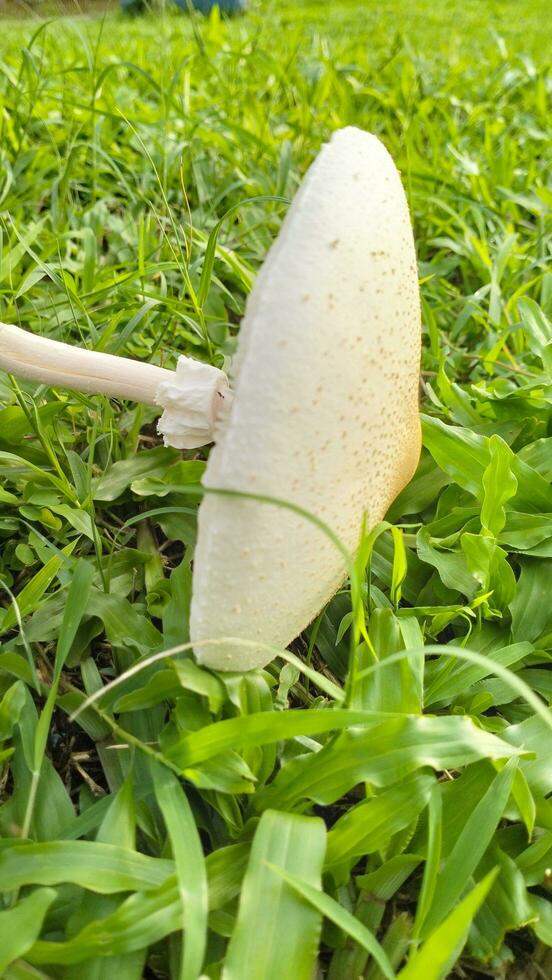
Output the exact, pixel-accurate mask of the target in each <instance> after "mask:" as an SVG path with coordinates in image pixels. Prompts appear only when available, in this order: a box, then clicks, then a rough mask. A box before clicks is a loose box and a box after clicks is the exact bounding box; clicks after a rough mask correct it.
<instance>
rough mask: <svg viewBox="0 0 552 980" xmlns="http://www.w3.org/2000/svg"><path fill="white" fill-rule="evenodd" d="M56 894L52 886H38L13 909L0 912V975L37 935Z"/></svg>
mask: <svg viewBox="0 0 552 980" xmlns="http://www.w3.org/2000/svg"><path fill="white" fill-rule="evenodd" d="M55 897H56V892H55V891H54V890H53V888H39V889H37V890H36V891H34V892H32V893H31V894H30V895H27V897H26V898H22V899H21V901H20V902H18V903H17V905H15V906H14V907H13V908H11V909H6V910H5V911H4V912H0V974H1V975H2V976H4V975H5V974H4V970H5V969H6V967H7V966H9V964H10V963H13V961H14V960H17V959H18V958H19V957H20V956H24V955H25V953H26V952H27V951H28V950H29V949H30V947H31V946H32V945H33V943H34V942H35V941H36V939H37V938H38V936H39V935H40V931H41V929H42V923H43V921H44V917H45V915H46V913H47V911H48V909H49V908H50V906H51V904H52V902H53V901H54V899H55Z"/></svg>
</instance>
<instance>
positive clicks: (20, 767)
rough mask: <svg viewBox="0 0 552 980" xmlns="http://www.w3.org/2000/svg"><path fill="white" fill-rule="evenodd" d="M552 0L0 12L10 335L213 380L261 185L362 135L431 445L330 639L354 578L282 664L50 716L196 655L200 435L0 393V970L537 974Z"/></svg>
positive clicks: (184, 673) (260, 241)
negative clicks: (381, 151) (401, 277)
mask: <svg viewBox="0 0 552 980" xmlns="http://www.w3.org/2000/svg"><path fill="white" fill-rule="evenodd" d="M547 8H548V4H547V3H546V2H544V0H531V2H529V3H524V4H520V3H517V2H508V0H505V2H502V3H498V2H497V3H486V2H484V0H479V2H478V0H464V2H462V3H456V2H455V3H445V2H441V0H438V2H437V0H434V2H431V3H430V2H425V0H417V2H415V3H412V4H404V3H399V2H397V0H394V2H390V3H386V4H385V5H376V4H373V3H369V4H358V3H353V2H348V3H341V4H333V5H328V4H325V3H316V4H314V3H311V4H308V5H303V4H294V3H291V2H288V3H285V4H281V5H280V4H276V3H271V4H267V5H264V11H261V10H260V9H259V10H254V11H253V12H252V13H251V14H250V15H248V16H247V17H246V18H244V19H243V20H241V21H237V22H235V23H233V24H231V25H229V26H228V25H224V24H220V23H218V22H217V21H216V20H212V21H211V22H205V21H201V22H199V21H198V23H197V25H196V31H195V33H194V32H193V31H192V29H191V26H190V23H189V22H188V21H187V19H186V18H182V17H175V16H164V17H163V16H158V17H155V18H153V17H152V18H146V19H143V20H136V21H127V20H123V19H121V18H118V17H116V16H114V17H111V18H109V19H108V20H106V21H105V23H104V22H102V21H101V20H99V19H98V20H96V21H93V20H88V19H85V18H81V19H75V20H72V21H66V22H64V23H60V22H56V23H51V24H48V23H42V22H35V23H33V22H32V21H28V20H27V21H25V22H21V23H19V24H18V23H15V22H13V21H10V22H9V23H7V22H3V23H2V26H3V27H4V30H3V32H2V36H1V39H0V101H1V113H0V126H1V139H0V147H1V150H0V153H1V156H0V209H1V215H0V217H1V223H0V233H1V256H2V260H1V265H0V289H1V295H2V307H1V319H2V320H3V321H6V322H13V323H19V324H21V325H23V326H25V327H28V328H30V329H31V330H33V331H35V332H37V333H41V334H44V335H48V336H52V337H56V338H58V339H62V340H68V341H71V342H75V343H81V344H85V345H88V346H93V347H96V348H98V349H102V350H106V351H110V352H114V353H126V354H129V355H132V356H135V357H139V358H143V359H145V360H152V361H154V362H157V363H167V364H172V363H174V360H175V357H176V354H177V352H187V353H192V354H195V355H197V356H199V357H202V358H204V359H210V360H212V361H213V363H216V364H221V363H223V361H224V360H225V359H227V358H229V357H230V356H231V354H232V352H233V350H234V348H235V338H236V333H237V329H238V325H239V320H240V317H241V315H242V313H243V308H244V303H245V299H246V295H247V292H248V290H249V289H250V286H251V282H252V280H253V277H254V275H255V273H256V271H257V269H258V267H259V264H260V263H261V262H262V259H263V257H264V255H265V254H266V251H267V249H268V247H269V245H270V243H271V242H272V241H273V239H274V237H275V235H276V234H277V232H278V228H279V225H280V223H281V220H282V217H283V215H284V213H285V205H283V204H281V203H278V202H276V201H267V200H262V201H260V200H253V201H252V200H251V198H258V197H259V196H261V195H272V196H274V195H276V196H284V197H286V198H290V197H291V196H292V195H293V193H294V191H295V189H296V187H297V186H298V183H299V180H300V179H301V176H302V174H303V173H304V172H305V170H306V168H307V166H308V165H309V163H310V161H311V160H312V159H313V157H314V155H315V154H316V152H317V150H318V148H319V146H320V144H321V143H322V142H323V141H324V140H325V139H326V138H327V137H328V135H329V134H330V132H331V131H332V130H333V129H335V128H337V127H339V126H342V125H346V124H355V125H358V126H361V127H364V128H366V129H368V130H371V131H373V132H376V133H378V134H379V135H380V136H381V138H382V139H383V140H384V141H385V143H386V145H387V146H388V148H389V149H390V150H391V152H392V153H393V155H394V156H395V159H396V161H397V163H398V165H399V167H400V168H401V170H402V173H403V178H404V182H405V186H406V189H407V193H408V196H409V200H410V204H411V208H412V214H413V219H414V223H415V231H416V239H417V246H418V254H419V262H420V277H421V281H422V294H423V305H424V330H425V349H424V359H423V375H422V382H423V405H422V412H423V416H424V445H425V448H424V452H423V455H422V459H421V462H420V466H419V469H418V473H417V475H416V476H415V477H414V479H413V481H412V483H411V484H410V486H409V487H407V488H406V490H404V491H403V493H402V494H401V496H400V498H399V499H398V500H397V501H396V502H395V504H394V505H393V507H392V509H391V512H390V514H389V515H388V517H389V520H390V521H392V522H393V524H394V525H395V526H396V527H397V528H399V529H401V534H400V535H397V533H396V532H395V536H392V535H391V533H390V531H389V530H385V529H383V528H380V529H379V530H381V534H379V536H376V535H373V536H372V537H371V538H369V539H368V541H367V542H366V546H365V547H364V548H363V549H362V556H361V559H360V560H359V562H358V564H357V569H356V577H357V585H358V584H360V585H361V588H360V590H359V594H360V595H361V596H362V601H363V607H362V609H360V608H358V606H357V608H356V613H357V619H356V624H357V625H356V627H355V628H354V629H353V626H352V623H351V615H350V612H351V594H350V589H349V587H348V586H347V587H346V588H344V589H343V590H342V591H341V593H340V594H339V595H338V596H337V597H336V598H335V599H334V600H333V601H332V602H331V603H330V605H329V606H328V608H327V609H326V610H325V612H324V614H323V615H322V616H321V617H320V618H319V619H318V620H317V622H316V624H315V625H314V627H313V628H311V630H310V631H308V633H307V635H305V636H304V637H302V638H301V639H299V640H298V641H297V643H296V644H294V648H293V649H294V653H295V654H296V655H297V656H296V658H293V657H292V658H288V659H287V660H285V659H283V658H276V659H275V660H274V662H273V663H272V664H271V665H270V666H269V667H268V668H267V669H266V670H264V671H259V672H256V673H253V674H250V675H247V676H244V677H238V676H231V677H228V676H224V675H213V674H211V673H209V672H207V671H206V670H203V669H201V668H199V667H197V666H195V664H194V663H193V661H192V659H191V654H190V653H189V651H188V652H184V653H182V654H181V655H179V656H178V657H175V658H172V659H170V660H169V659H161V660H157V661H155V662H154V663H151V664H150V665H149V666H147V665H146V666H145V667H144V669H143V670H140V671H139V672H137V673H134V674H133V675H132V676H130V677H129V678H127V679H125V680H123V681H122V682H121V684H120V685H118V686H115V687H112V688H111V689H110V690H109V691H108V692H106V694H105V696H104V697H100V698H98V700H96V702H95V703H94V705H93V706H90V705H89V706H88V707H86V708H85V710H83V711H81V712H80V713H79V714H78V715H77V716H76V717H75V718H71V716H72V715H73V714H74V713H75V712H76V711H77V709H79V707H81V706H82V704H83V701H84V699H85V697H86V696H87V695H88V696H92V695H94V694H95V693H96V692H98V691H100V690H101V688H102V687H103V686H105V685H107V684H108V683H109V682H111V681H113V680H115V679H116V678H118V677H120V675H122V674H123V673H124V672H125V671H126V670H128V669H129V668H130V667H132V666H133V665H135V664H136V663H137V662H138V661H139V660H140V659H146V658H148V657H150V656H152V655H155V654H156V653H159V652H160V651H163V650H167V649H169V648H172V647H174V646H176V645H180V644H186V642H187V640H188V632H187V609H188V604H189V597H190V586H191V569H190V562H191V559H192V555H193V544H194V536H195V513H196V506H197V498H196V497H192V496H189V495H186V494H183V493H180V492H179V491H178V490H171V488H170V483H171V481H172V483H173V484H174V485H176V486H178V485H181V484H182V483H183V482H184V481H185V480H189V481H190V482H191V483H196V482H197V480H198V477H199V475H200V473H201V468H202V464H201V462H197V461H196V460H198V459H200V458H202V454H201V453H199V454H197V453H196V454H192V453H188V454H185V462H184V463H181V462H179V460H180V459H181V456H180V454H178V453H176V452H174V451H171V450H165V449H163V448H161V447H159V445H158V440H157V438H156V435H155V426H154V425H153V418H154V416H153V413H152V412H151V411H150V410H148V409H144V408H137V407H136V406H134V405H130V404H124V405H117V404H114V403H110V402H108V401H107V400H105V399H102V398H91V397H85V396H76V395H75V396H73V395H67V394H66V393H63V392H53V391H51V390H49V389H46V388H40V389H38V390H37V389H36V386H34V385H31V384H28V383H26V384H23V383H21V384H20V385H19V387H17V386H16V385H15V384H14V383H13V382H12V381H11V380H10V379H9V378H7V377H6V376H5V375H3V376H0V406H1V407H0V474H1V483H0V542H1V554H0V590H1V595H0V642H1V647H0V834H1V839H0V888H1V889H2V893H1V894H2V899H1V901H2V903H3V904H2V905H0V975H3V976H4V977H6V978H7V980H16V978H32V977H35V978H36V977H53V978H57V977H61V978H68V980H70V978H78V980H111V978H113V977H117V978H121V980H134V978H139V977H142V976H144V977H147V978H166V977H171V978H180V980H197V978H198V977H199V976H200V974H203V975H204V976H205V977H209V978H212V980H216V978H219V977H222V978H224V980H281V978H286V980H287V978H289V980H311V977H312V976H313V970H314V969H316V970H317V971H318V972H317V974H316V975H317V976H318V977H320V978H327V980H358V978H359V977H362V978H363V980H379V978H382V977H392V976H393V975H394V973H395V972H396V973H397V974H398V975H399V976H400V977H401V978H403V980H433V978H435V980H437V978H440V977H446V976H453V977H458V978H462V977H472V978H476V977H488V976H490V977H495V978H497V980H506V978H507V980H538V978H543V977H549V976H550V975H551V974H552V957H551V954H550V950H549V947H550V946H552V907H551V905H550V903H549V901H548V898H547V888H548V887H549V881H550V870H549V869H550V867H551V866H552V802H551V800H550V798H549V794H550V793H551V792H552V766H551V763H550V758H551V752H552V732H551V715H550V712H549V709H548V705H549V703H550V700H551V697H552V673H551V672H550V666H549V665H550V660H551V651H552V608H551V606H550V601H549V595H550V582H551V571H552V563H551V559H552V487H551V479H552V383H551V378H550V374H551V371H552V327H551V326H550V322H549V319H547V317H550V315H551V313H552V273H551V271H550V264H549V263H550V246H551V242H552V234H551V226H550V223H549V218H548V217H547V211H548V209H549V206H550V203H551V200H552V192H551V190H550V188H548V189H547V188H546V186H545V182H546V176H547V172H548V173H549V172H550V170H549V159H548V158H547V154H549V118H548V116H547V111H549V107H547V99H548V100H549V96H550V77H549V75H547V66H546V56H547V55H546V41H545V33H546V30H545V25H546V20H547ZM328 190H329V193H331V188H329V189H328ZM240 202H243V206H241V207H240V208H239V209H238V210H237V211H234V212H233V213H232V215H231V216H230V217H228V219H227V220H226V221H225V222H223V224H222V229H221V232H220V236H219V243H218V250H217V255H216V260H215V265H214V270H213V275H212V278H211V280H210V284H209V287H210V288H209V291H208V295H207V298H206V300H205V302H204V304H203V305H200V304H198V303H197V302H196V300H195V295H196V291H197V287H198V283H199V279H200V275H201V269H202V262H203V257H204V254H205V249H206V245H207V239H208V235H209V233H210V231H211V230H212V229H213V227H214V225H215V224H216V222H217V220H218V219H219V218H221V217H222V216H223V215H224V214H226V212H227V211H228V210H229V209H230V208H233V207H234V206H235V205H238V204H240ZM547 267H548V271H547ZM404 558H406V562H405V561H404ZM361 621H364V623H365V632H366V637H368V638H369V641H370V642H369V643H368V642H367V640H366V639H363V638H362V634H361V633H359V630H358V623H359V622H361ZM374 654H375V656H376V657H377V660H378V663H379V666H378V664H375V663H374ZM297 658H298V659H297ZM307 663H308V664H309V665H310V666H307ZM345 691H346V692H347V696H346V697H344V692H345ZM290 709H293V710H290ZM422 711H423V713H424V714H423V716H422ZM182 936H184V942H182ZM315 964H316V966H315Z"/></svg>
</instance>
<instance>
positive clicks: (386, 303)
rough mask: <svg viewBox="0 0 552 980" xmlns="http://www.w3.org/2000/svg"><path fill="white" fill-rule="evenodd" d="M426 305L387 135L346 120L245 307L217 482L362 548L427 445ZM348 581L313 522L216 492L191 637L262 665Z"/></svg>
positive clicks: (207, 651) (213, 472)
mask: <svg viewBox="0 0 552 980" xmlns="http://www.w3.org/2000/svg"><path fill="white" fill-rule="evenodd" d="M420 342H421V324H420V304H419V293H418V278H417V267H416V256H415V250H414V241H413V236H412V229H411V224H410V218H409V212H408V206H407V202H406V198H405V194H404V191H403V188H402V185H401V181H400V177H399V174H398V172H397V170H396V168H395V165H394V163H393V161H392V159H391V157H390V155H389V153H388V152H387V150H386V149H385V147H384V146H383V144H382V143H381V142H380V141H379V140H378V139H377V138H376V137H375V136H372V135H370V134H368V133H364V132H361V131H360V130H358V129H354V128H347V129H343V130H341V131H339V132H337V133H335V135H334V136H333V138H332V140H331V142H330V143H329V144H327V145H326V146H324V147H323V149H322V150H321V152H320V154H319V156H318V157H317V159H316V160H315V162H314V163H313V165H312V167H311V168H310V170H309V172H308V174H307V176H306V178H305V180H304V182H303V184H302V186H301V188H300V190H299V192H298V194H297V196H296V198H295V200H294V201H293V204H292V206H291V208H290V210H289V212H288V214H287V217H286V219H285V221H284V224H283V226H282V230H281V232H280V235H279V236H278V239H277V241H276V242H275V244H274V245H273V247H272V249H271V250H270V252H269V254H268V256H267V259H266V261H265V263H264V265H263V267H262V269H261V271H260V273H259V276H258V278H257V280H256V283H255V286H254V289H253V291H252V293H251V296H250V298H249V302H248V304H247V310H246V314H245V318H244V320H243V323H242V327H241V333H240V338H239V348H238V355H237V362H236V366H235V371H234V401H233V405H232V408H231V411H230V415H229V417H228V418H227V420H226V423H225V425H224V428H223V431H222V432H220V433H219V435H218V437H217V438H218V441H217V444H216V445H215V446H214V448H213V449H212V451H211V455H210V458H209V463H208V466H207V471H206V476H205V479H204V482H205V485H206V486H207V487H210V488H225V489H230V490H239V491H245V492H248V493H257V494H264V495H270V496H273V497H278V498H281V499H285V500H287V501H290V502H292V503H295V504H297V505H300V506H301V507H303V508H305V509H306V510H308V511H310V512H311V513H313V514H315V515H317V516H318V517H319V518H321V519H322V520H323V521H324V522H325V523H326V524H328V525H329V526H330V527H331V528H332V529H333V530H334V531H335V532H336V533H337V534H338V535H339V537H340V539H341V540H342V542H343V543H344V544H345V545H346V547H347V548H348V549H349V550H350V551H351V552H353V553H354V551H355V550H356V547H357V545H358V540H359V534H360V527H361V522H362V517H363V514H364V513H366V514H367V520H368V525H369V526H372V525H374V524H375V523H376V522H378V521H379V520H380V519H381V518H382V517H383V515H384V514H385V512H386V510H387V508H388V507H389V505H390V504H391V502H392V500H393V499H394V497H395V496H396V495H397V493H398V492H399V491H400V490H401V488H402V487H403V486H404V485H405V484H406V483H407V482H408V480H409V479H410V477H411V476H412V474H413V472H414V470H415V468H416V464H417V461H418V457H419V452H420V426H419V419H418V375H419V362H420ZM344 577H345V565H344V560H343V556H342V555H341V554H340V553H339V551H338V550H337V549H336V547H335V545H334V544H332V542H331V541H330V540H329V539H328V538H327V536H325V535H324V534H323V532H321V530H320V529H319V528H318V527H316V526H315V525H313V524H312V523H311V522H309V521H308V520H306V519H305V518H303V517H301V516H298V515H297V514H296V513H293V512H291V511H290V510H287V509H283V508H280V507H277V506H274V505H271V504H266V503H261V502H258V501H252V500H243V499H239V498H236V497H224V496H220V495H216V494H208V495H207V496H206V497H205V498H204V499H203V501H202V503H201V507H200V511H199V536H198V542H197V547H196V552H195V559H194V579H193V599H192V610H191V638H192V641H193V642H194V648H195V651H196V654H197V656H198V658H199V660H200V661H201V662H202V663H204V664H206V665H208V666H210V667H213V668H216V669H220V670H248V669H251V668H254V667H260V666H262V665H264V664H265V663H266V662H267V660H269V659H270V655H268V654H267V653H266V650H264V649H263V648H262V647H259V648H258V649H256V648H255V647H252V646H251V644H249V645H245V644H244V645H243V646H242V647H240V645H239V643H236V644H231V645H220V646H219V647H217V646H214V645H213V646H210V645H205V646H202V645H201V640H202V639H212V638H216V637H224V636H226V637H240V638H245V639H247V640H249V641H251V640H259V641H261V642H263V643H269V644H273V645H275V646H277V647H280V648H285V647H286V646H287V645H288V644H289V643H290V642H291V641H292V640H293V639H294V638H295V637H296V636H298V635H299V633H300V632H301V631H302V630H303V629H304V628H305V627H306V626H308V624H309V623H310V622H311V621H312V620H313V619H314V617H315V616H316V615H317V613H318V612H319V611H320V609H321V608H322V607H323V606H324V604H325V603H326V602H327V601H328V600H329V599H330V598H331V596H332V595H333V594H334V593H335V592H336V590H337V589H338V588H339V586H340V584H341V583H342V582H343V579H344Z"/></svg>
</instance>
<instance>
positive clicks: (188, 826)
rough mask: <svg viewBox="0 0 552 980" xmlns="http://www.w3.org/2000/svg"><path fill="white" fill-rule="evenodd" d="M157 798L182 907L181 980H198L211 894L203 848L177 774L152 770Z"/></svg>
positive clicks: (163, 770) (203, 951)
mask: <svg viewBox="0 0 552 980" xmlns="http://www.w3.org/2000/svg"><path fill="white" fill-rule="evenodd" d="M153 777H154V778H153V782H154V787H155V796H156V799H157V802H158V804H159V809H160V810H161V813H162V814H163V819H164V821H165V825H166V827H167V831H168V834H169V840H170V842H171V849H172V852H173V855H174V862H175V865H176V876H177V881H178V890H179V894H180V901H181V904H182V928H183V936H182V942H183V953H182V960H181V964H180V972H179V977H180V980H196V978H197V977H198V976H199V974H200V973H201V967H202V964H203V959H204V956H205V948H206V943H207V913H208V891H207V872H206V869H205V860H204V857H203V848H202V846H201V840H200V837H199V832H198V829H197V826H196V822H195V820H194V815H193V812H192V809H191V807H190V804H189V802H188V799H187V797H186V795H185V793H184V790H183V789H182V787H181V786H180V784H179V782H178V779H177V778H176V776H175V775H174V773H172V772H170V770H168V769H165V768H164V767H161V766H159V765H155V767H154V770H153Z"/></svg>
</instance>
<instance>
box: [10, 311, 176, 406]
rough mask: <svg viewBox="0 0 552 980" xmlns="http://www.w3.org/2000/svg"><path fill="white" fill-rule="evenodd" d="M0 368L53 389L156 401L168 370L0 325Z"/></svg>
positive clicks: (167, 379)
mask: <svg viewBox="0 0 552 980" xmlns="http://www.w3.org/2000/svg"><path fill="white" fill-rule="evenodd" d="M0 368H2V370H3V371H7V372H8V373H9V374H15V375H17V376H19V377H21V378H29V379H30V380H31V381H39V382H42V383H43V384H48V385H52V386H53V387H60V388H70V389H71V390H72V391H83V392H86V393H89V394H101V395H108V396H109V397H110V398H129V399H131V400H132V401H138V402H144V403H145V404H147V405H155V404H156V398H155V396H156V393H157V389H158V387H159V385H160V384H161V383H162V382H163V381H170V380H171V377H172V371H167V370H165V368H160V367H155V366H154V365H153V364H143V363H141V362H140V361H133V360H131V359H130V358H128V357H116V356H115V355H113V354H103V353H101V352H100V351H93V350H84V349H83V348H81V347H71V345H70V344H62V343H60V342H59V341H57V340H48V339H47V338H46V337H37V336H36V335H35V334H31V333H28V331H27V330H22V329H21V328H20V327H14V326H11V325H9V324H7V323H0Z"/></svg>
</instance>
